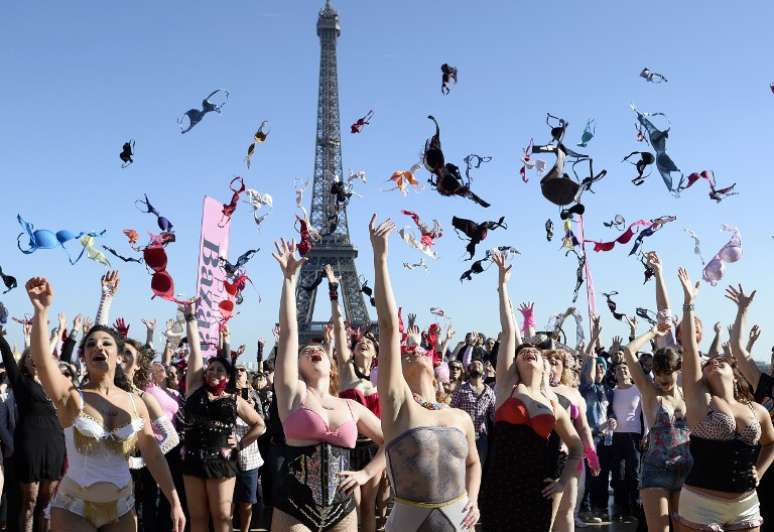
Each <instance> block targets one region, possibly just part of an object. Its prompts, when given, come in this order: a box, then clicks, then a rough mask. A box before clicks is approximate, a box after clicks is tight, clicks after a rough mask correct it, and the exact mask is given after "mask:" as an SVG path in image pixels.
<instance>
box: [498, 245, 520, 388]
mask: <svg viewBox="0 0 774 532" xmlns="http://www.w3.org/2000/svg"><path fill="white" fill-rule="evenodd" d="M492 261H493V262H494V263H495V264H496V265H497V270H498V277H497V292H498V295H499V301H500V327H501V328H502V337H501V338H500V350H499V352H498V354H497V367H496V372H497V384H502V385H503V386H508V385H509V384H510V383H512V382H513V375H514V374H515V373H516V365H515V364H514V357H515V355H516V347H517V346H518V345H519V344H520V343H521V336H520V335H519V329H518V327H517V326H516V320H515V319H514V318H513V309H512V308H511V298H510V296H509V295H508V280H509V279H510V277H511V268H513V265H509V264H508V259H507V258H506V256H505V255H504V254H502V253H499V252H497V251H495V252H494V253H492Z"/></svg>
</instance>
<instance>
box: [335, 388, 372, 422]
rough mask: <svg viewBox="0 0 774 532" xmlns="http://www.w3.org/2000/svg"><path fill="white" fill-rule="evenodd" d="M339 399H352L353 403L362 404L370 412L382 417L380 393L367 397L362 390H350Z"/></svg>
mask: <svg viewBox="0 0 774 532" xmlns="http://www.w3.org/2000/svg"><path fill="white" fill-rule="evenodd" d="M339 397H341V398H342V399H352V400H353V401H355V402H357V403H360V404H361V405H363V406H364V407H366V408H367V409H368V410H370V411H371V412H373V413H374V414H375V415H376V417H378V418H381V417H382V407H381V406H379V392H374V393H372V394H371V395H365V394H364V393H363V391H362V390H360V389H358V388H349V389H348V390H344V391H343V392H340V393H339Z"/></svg>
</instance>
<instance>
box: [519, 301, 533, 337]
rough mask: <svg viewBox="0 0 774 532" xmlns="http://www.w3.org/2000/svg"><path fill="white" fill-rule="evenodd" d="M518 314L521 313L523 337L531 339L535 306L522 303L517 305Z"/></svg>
mask: <svg viewBox="0 0 774 532" xmlns="http://www.w3.org/2000/svg"><path fill="white" fill-rule="evenodd" d="M519 312H521V317H522V332H523V333H524V337H525V338H532V337H533V336H535V304H534V303H522V304H521V305H519Z"/></svg>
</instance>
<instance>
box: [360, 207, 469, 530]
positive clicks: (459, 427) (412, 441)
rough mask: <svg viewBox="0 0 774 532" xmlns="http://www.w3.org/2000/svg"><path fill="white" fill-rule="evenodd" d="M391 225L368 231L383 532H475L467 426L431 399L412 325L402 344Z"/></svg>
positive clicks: (465, 418)
mask: <svg viewBox="0 0 774 532" xmlns="http://www.w3.org/2000/svg"><path fill="white" fill-rule="evenodd" d="M394 230H395V224H394V223H393V222H392V221H390V220H389V219H388V220H386V221H384V222H383V223H381V224H380V225H378V226H377V225H376V215H373V216H372V217H371V222H370V224H369V231H370V234H371V245H372V246H373V250H374V269H375V271H376V274H375V275H376V282H375V289H374V297H375V300H376V313H377V315H378V317H379V375H378V378H377V386H378V388H379V402H380V404H381V410H382V428H383V430H384V434H385V440H386V441H387V446H386V449H387V458H388V460H387V463H388V467H387V473H388V475H389V477H390V484H391V486H392V490H393V492H394V494H395V498H394V501H395V505H394V506H393V509H392V513H390V517H389V519H388V520H387V525H386V527H385V530H386V531H387V532H416V531H418V530H433V531H434V532H458V531H463V530H473V528H474V527H475V525H476V522H477V521H478V518H479V512H478V503H477V501H478V490H479V487H480V484H481V462H480V460H479V457H478V450H477V448H476V435H475V429H474V428H473V421H472V419H471V418H470V416H469V415H468V413H467V412H465V411H464V410H460V409H457V408H449V407H448V406H447V405H446V404H441V403H439V402H438V400H437V397H436V384H435V374H434V371H433V359H432V356H431V354H430V353H428V352H426V351H425V350H424V349H422V348H421V347H420V345H419V344H420V342H421V333H420V331H419V328H418V327H417V326H416V325H415V326H413V327H411V329H410V330H409V340H408V342H407V344H406V345H405V346H401V334H400V327H399V320H398V309H397V305H396V304H395V297H394V296H393V293H392V285H391V281H390V273H389V270H388V268H387V242H388V240H389V236H390V234H391V233H392V232H393V231H394Z"/></svg>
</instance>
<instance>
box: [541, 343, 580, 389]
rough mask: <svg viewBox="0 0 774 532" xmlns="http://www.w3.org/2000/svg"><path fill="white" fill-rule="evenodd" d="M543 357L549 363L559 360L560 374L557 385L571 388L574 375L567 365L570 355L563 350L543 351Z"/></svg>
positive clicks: (568, 364)
mask: <svg viewBox="0 0 774 532" xmlns="http://www.w3.org/2000/svg"><path fill="white" fill-rule="evenodd" d="M543 356H544V357H546V359H547V360H548V361H549V362H551V361H553V360H560V361H561V362H562V374H561V375H559V383H560V384H564V385H565V386H573V384H574V382H575V374H574V372H573V370H572V369H570V363H569V357H571V356H572V355H570V353H568V352H567V351H565V350H564V349H549V350H547V351H543Z"/></svg>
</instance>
